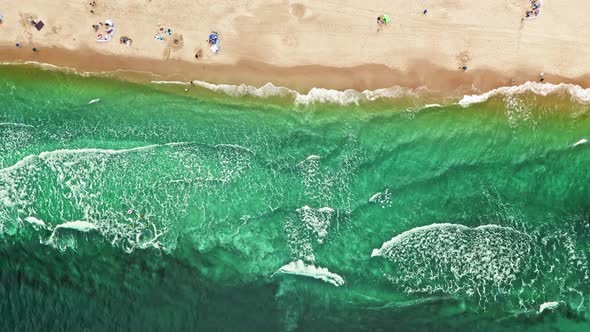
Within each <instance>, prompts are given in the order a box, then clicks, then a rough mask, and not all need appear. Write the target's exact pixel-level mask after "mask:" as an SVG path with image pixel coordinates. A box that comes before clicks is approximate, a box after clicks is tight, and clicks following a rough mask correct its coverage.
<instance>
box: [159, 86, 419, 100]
mask: <svg viewBox="0 0 590 332" xmlns="http://www.w3.org/2000/svg"><path fill="white" fill-rule="evenodd" d="M152 83H154V84H178V85H189V84H190V85H194V86H199V87H202V88H205V89H207V90H211V91H214V92H221V93H225V94H227V95H229V96H232V97H245V96H252V97H258V98H267V97H287V98H292V99H293V100H294V102H295V104H298V105H308V104H315V103H333V104H340V105H349V104H359V103H360V102H363V101H375V100H378V99H382V98H384V99H385V98H388V99H393V98H400V97H403V96H406V95H415V94H417V93H418V92H419V91H420V90H423V89H417V90H414V89H409V88H403V87H399V86H395V87H391V88H383V89H376V90H364V91H360V92H359V91H357V90H354V89H347V90H335V89H325V88H312V89H311V90H309V91H308V92H307V93H304V94H301V93H299V92H297V91H295V90H292V89H289V88H287V87H282V86H276V85H274V84H272V83H270V82H269V83H266V84H265V85H263V86H261V87H255V86H252V85H247V84H240V85H232V84H213V83H209V82H204V81H198V80H196V81H192V82H190V83H187V82H179V81H152Z"/></svg>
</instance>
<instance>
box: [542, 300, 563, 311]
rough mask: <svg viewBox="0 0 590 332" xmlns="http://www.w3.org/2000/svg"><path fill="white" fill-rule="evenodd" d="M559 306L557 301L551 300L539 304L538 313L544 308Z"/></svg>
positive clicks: (552, 308)
mask: <svg viewBox="0 0 590 332" xmlns="http://www.w3.org/2000/svg"><path fill="white" fill-rule="evenodd" d="M557 307H559V302H556V301H551V302H545V303H543V304H541V305H540V306H539V313H542V312H543V311H545V310H554V309H556V308H557Z"/></svg>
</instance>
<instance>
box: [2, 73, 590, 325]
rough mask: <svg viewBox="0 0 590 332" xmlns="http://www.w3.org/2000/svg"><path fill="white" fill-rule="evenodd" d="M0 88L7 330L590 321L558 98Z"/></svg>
mask: <svg viewBox="0 0 590 332" xmlns="http://www.w3.org/2000/svg"><path fill="white" fill-rule="evenodd" d="M185 88H188V89H189V91H188V92H185V91H184V89H185ZM95 99H100V100H99V101H97V102H94V103H91V104H89V102H90V101H91V100H95ZM0 100H1V102H0V317H2V319H1V320H0V330H2V331H105V330H113V331H363V330H364V331H393V330H395V331H474V330H482V331H516V330H527V331H589V330H590V271H589V257H590V186H589V180H590V172H589V171H588V167H587V166H588V165H589V162H590V143H589V144H583V143H581V142H580V140H581V139H584V138H587V139H590V106H589V105H583V104H578V103H575V102H572V101H570V98H569V96H567V95H566V94H563V95H562V94H557V95H550V96H548V97H541V96H538V95H534V94H530V93H525V94H519V95H515V96H496V97H493V98H491V99H490V100H488V101H486V102H485V103H480V104H474V105H471V106H469V107H466V108H463V107H461V106H458V105H452V104H451V105H448V106H444V105H443V106H442V107H431V108H423V107H421V105H422V104H423V103H422V104H421V103H420V101H419V100H418V99H416V98H400V99H397V100H386V101H383V100H382V101H378V102H371V103H361V104H360V105H349V106H338V105H334V104H313V105H307V106H303V105H299V106H297V105H295V104H294V103H293V102H292V101H290V100H284V99H276V98H275V99H253V98H232V97H226V96H223V95H220V94H213V93H208V92H206V91H203V90H197V89H196V88H192V87H184V86H165V87H164V86H156V85H134V84H131V83H122V82H119V81H115V80H108V79H102V78H92V77H91V78H85V77H81V76H77V75H68V74H64V73H59V72H51V71H42V70H39V69H34V68H29V67H22V66H12V67H11V66H3V67H0ZM582 142H583V141H582ZM576 143H580V144H578V145H575V144H576Z"/></svg>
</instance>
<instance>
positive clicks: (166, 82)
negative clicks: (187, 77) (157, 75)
mask: <svg viewBox="0 0 590 332" xmlns="http://www.w3.org/2000/svg"><path fill="white" fill-rule="evenodd" d="M150 83H152V84H170V85H190V84H191V83H190V82H182V81H151V82H150Z"/></svg>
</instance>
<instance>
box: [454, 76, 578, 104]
mask: <svg viewBox="0 0 590 332" xmlns="http://www.w3.org/2000/svg"><path fill="white" fill-rule="evenodd" d="M526 92H531V93H534V94H537V95H540V96H547V95H549V94H556V93H559V92H565V93H567V94H568V95H570V97H571V98H572V99H573V100H575V101H576V102H579V103H589V102H590V88H589V89H584V88H582V87H581V86H579V85H575V84H566V83H560V84H551V83H539V82H530V81H529V82H526V83H523V84H521V85H515V86H505V87H500V88H497V89H493V90H490V91H487V92H485V93H482V94H479V95H465V96H463V98H462V99H461V100H460V101H459V105H461V106H463V107H468V106H470V105H472V104H477V103H483V102H485V101H487V100H488V99H490V98H492V97H494V96H498V95H517V94H522V93H526Z"/></svg>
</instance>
